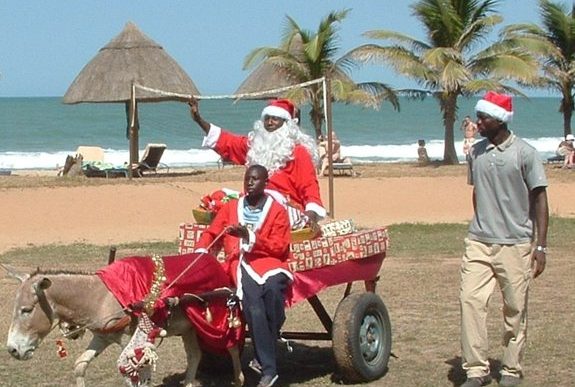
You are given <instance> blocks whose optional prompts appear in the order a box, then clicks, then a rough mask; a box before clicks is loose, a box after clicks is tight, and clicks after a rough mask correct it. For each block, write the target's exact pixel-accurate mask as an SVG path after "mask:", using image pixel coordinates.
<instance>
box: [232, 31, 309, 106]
mask: <svg viewBox="0 0 575 387" xmlns="http://www.w3.org/2000/svg"><path fill="white" fill-rule="evenodd" d="M302 49H303V43H302V40H301V36H300V35H294V37H293V38H292V39H291V41H290V43H289V47H288V51H289V52H290V53H292V54H294V55H298V53H299V52H301V50H302ZM298 83H299V82H298V81H297V80H296V79H294V78H293V77H291V76H290V75H289V73H288V72H287V71H286V70H285V69H282V68H281V67H280V66H276V65H274V64H273V63H272V62H271V61H270V60H269V59H268V60H265V61H263V62H262V63H260V64H259V65H258V66H257V67H256V68H255V70H253V71H252V72H251V73H250V74H249V75H248V77H247V78H246V79H245V80H244V81H243V82H242V83H241V84H240V86H239V87H238V89H237V90H236V92H235V93H234V94H247V93H262V92H266V91H268V90H273V89H278V88H281V87H285V86H293V85H297V84H298ZM286 93H287V92H283V93H264V94H262V95H260V96H256V97H249V98H251V99H267V98H281V97H284V96H285V95H286Z"/></svg>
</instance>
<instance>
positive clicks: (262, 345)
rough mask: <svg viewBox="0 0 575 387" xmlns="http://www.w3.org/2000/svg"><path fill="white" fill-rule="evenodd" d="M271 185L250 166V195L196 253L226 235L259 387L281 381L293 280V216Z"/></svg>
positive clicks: (221, 216) (225, 212) (224, 212)
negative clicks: (281, 346) (281, 342)
mask: <svg viewBox="0 0 575 387" xmlns="http://www.w3.org/2000/svg"><path fill="white" fill-rule="evenodd" d="M267 183H268V172H267V170H266V169H265V168H264V167H263V166H261V165H252V166H250V167H248V169H247V171H246V173H245V176H244V191H245V196H241V197H240V198H239V199H238V200H231V201H229V202H227V203H226V204H225V205H224V206H223V207H222V208H221V209H220V210H219V211H218V213H217V215H216V217H215V219H214V220H213V222H212V223H211V224H210V226H209V227H208V228H207V229H206V231H204V232H203V233H202V235H201V237H200V240H199V241H198V243H197V244H196V252H198V253H201V252H207V248H208V247H209V246H210V245H211V244H212V242H213V241H214V240H215V239H217V238H219V237H220V236H223V245H224V251H225V255H226V260H225V262H224V268H225V269H226V270H227V271H228V273H229V274H230V276H231V277H232V278H233V281H234V283H235V285H236V287H237V295H238V297H239V298H240V299H241V300H242V311H243V314H244V317H245V319H246V322H247V324H248V326H249V329H250V333H251V337H252V343H253V346H254V350H255V359H254V360H253V361H252V362H251V364H250V367H251V368H253V369H255V370H257V371H258V372H260V373H261V375H262V377H261V380H260V382H259V384H258V387H267V386H272V385H273V384H274V383H275V382H276V380H277V378H278V374H277V366H276V343H277V340H278V338H279V332H280V329H281V327H282V325H283V323H284V321H285V318H286V317H285V310H284V305H285V291H286V289H287V288H288V286H289V284H290V283H291V281H292V280H293V275H292V273H291V272H290V271H289V268H288V264H287V259H288V257H289V254H290V250H289V246H290V236H291V234H290V223H289V218H288V214H287V211H286V210H285V208H284V207H283V206H282V205H281V204H279V203H278V202H277V201H276V200H274V199H272V198H271V197H270V196H269V195H267V194H266V193H265V191H264V190H265V187H266V184H267ZM213 259H216V258H213Z"/></svg>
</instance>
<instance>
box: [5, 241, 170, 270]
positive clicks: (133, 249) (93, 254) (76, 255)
mask: <svg viewBox="0 0 575 387" xmlns="http://www.w3.org/2000/svg"><path fill="white" fill-rule="evenodd" d="M112 247H115V248H116V254H115V257H116V258H117V259H120V258H122V257H126V256H134V255H151V254H160V255H175V254H177V253H178V247H177V243H176V242H141V243H126V244H119V245H116V246H97V245H91V244H84V243H74V244H71V245H60V244H52V245H43V246H34V245H30V246H28V247H26V248H22V249H13V250H9V251H7V252H5V253H4V254H2V255H1V256H0V257H1V258H0V261H1V262H2V263H7V264H10V265H12V266H15V267H17V268H21V267H28V268H30V267H31V266H40V267H41V268H58V267H62V266H65V267H67V268H73V267H76V268H82V269H83V268H86V267H90V268H91V269H94V270H95V269H97V268H98V267H100V266H104V265H106V264H107V263H108V257H109V255H110V249H111V248H112Z"/></svg>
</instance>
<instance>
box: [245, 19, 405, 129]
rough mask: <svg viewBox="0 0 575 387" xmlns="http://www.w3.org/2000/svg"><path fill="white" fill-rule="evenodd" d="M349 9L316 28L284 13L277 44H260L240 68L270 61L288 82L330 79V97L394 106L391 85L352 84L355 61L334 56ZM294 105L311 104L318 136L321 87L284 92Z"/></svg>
mask: <svg viewBox="0 0 575 387" xmlns="http://www.w3.org/2000/svg"><path fill="white" fill-rule="evenodd" d="M349 12H350V10H348V9H346V10H342V11H334V12H331V13H330V14H329V15H327V16H326V17H325V18H324V19H322V20H321V21H320V23H319V26H318V28H317V30H316V31H309V30H306V29H304V28H302V27H300V26H299V24H298V23H297V22H296V21H295V20H294V19H293V18H291V17H289V16H287V18H286V19H287V20H286V24H285V29H284V33H283V38H282V41H281V43H280V45H279V47H260V48H256V49H254V50H253V51H252V52H250V53H249V54H248V55H247V56H246V59H245V61H244V68H249V67H252V66H254V65H256V64H258V63H260V62H262V61H264V62H265V63H268V64H272V65H273V66H274V67H275V68H276V69H277V71H278V72H280V73H283V74H285V77H286V79H289V80H290V82H291V83H293V84H298V83H303V82H308V81H313V80H316V79H319V78H322V77H329V78H330V79H331V80H332V85H331V89H330V91H331V93H332V99H333V100H335V101H339V102H344V103H354V104H361V105H363V106H368V107H378V106H379V103H380V101H381V100H389V101H390V102H391V103H392V105H393V106H394V108H396V109H398V108H399V104H398V100H397V96H396V94H395V92H394V91H393V89H392V88H390V87H388V86H387V85H385V84H383V83H380V82H366V83H359V84H356V83H355V82H354V81H353V80H352V79H351V78H350V77H349V76H348V75H347V73H348V72H349V70H350V69H352V68H353V67H354V66H355V62H354V61H353V60H352V59H351V58H349V57H342V58H339V59H338V58H337V52H338V50H339V35H338V30H339V28H338V27H339V24H340V23H342V22H343V20H344V19H345V18H346V16H347V15H348V13H349ZM285 96H286V97H287V98H290V99H292V100H294V101H295V102H296V103H297V104H303V103H309V104H310V105H311V111H310V117H311V122H312V124H313V126H314V128H315V134H316V137H319V136H320V135H322V134H323V133H322V124H323V120H324V117H323V110H324V108H323V98H324V97H323V90H322V88H321V87H320V86H318V85H312V86H310V87H309V88H306V89H296V90H293V91H291V92H288V93H287V94H286V95H285Z"/></svg>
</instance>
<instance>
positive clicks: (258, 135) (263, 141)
mask: <svg viewBox="0 0 575 387" xmlns="http://www.w3.org/2000/svg"><path fill="white" fill-rule="evenodd" d="M295 145H296V143H295V140H294V139H292V138H290V136H289V132H288V128H287V126H286V124H284V125H283V126H282V127H281V128H279V129H276V130H274V131H273V132H268V131H267V130H266V129H265V128H264V126H263V123H262V121H256V122H255V124H254V130H253V131H252V132H251V133H250V136H249V150H248V154H247V160H248V165H256V164H259V165H262V166H264V167H265V168H266V169H267V170H268V173H269V174H270V175H272V174H273V173H274V172H276V171H278V170H280V169H282V168H283V167H285V165H286V163H287V162H288V161H290V160H291V159H293V150H294V148H295Z"/></svg>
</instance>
